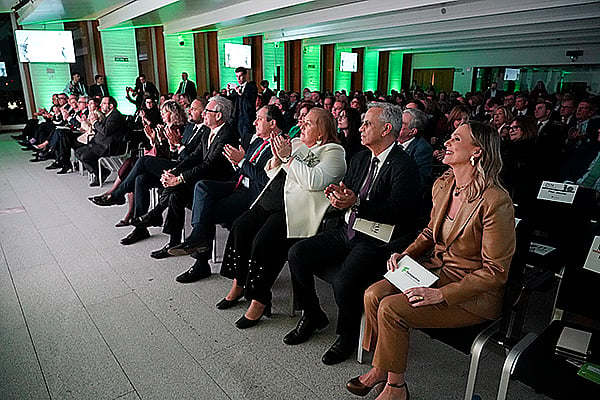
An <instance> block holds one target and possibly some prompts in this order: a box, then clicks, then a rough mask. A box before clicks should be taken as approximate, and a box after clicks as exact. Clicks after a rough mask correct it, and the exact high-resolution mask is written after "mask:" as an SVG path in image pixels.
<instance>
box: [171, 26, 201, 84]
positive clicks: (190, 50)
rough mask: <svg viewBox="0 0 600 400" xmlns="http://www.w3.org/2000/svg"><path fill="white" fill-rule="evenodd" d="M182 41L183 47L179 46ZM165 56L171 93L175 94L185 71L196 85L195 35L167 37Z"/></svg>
mask: <svg viewBox="0 0 600 400" xmlns="http://www.w3.org/2000/svg"><path fill="white" fill-rule="evenodd" d="M181 39H183V42H184V45H183V46H180V45H179V41H180V40H181ZM165 56H166V58H167V79H168V88H169V92H172V93H175V91H176V90H177V88H178V87H179V82H181V73H182V72H184V71H185V72H187V73H188V75H189V79H190V80H191V81H192V82H194V83H196V61H195V59H194V57H195V55H194V35H193V33H189V34H181V35H165Z"/></svg>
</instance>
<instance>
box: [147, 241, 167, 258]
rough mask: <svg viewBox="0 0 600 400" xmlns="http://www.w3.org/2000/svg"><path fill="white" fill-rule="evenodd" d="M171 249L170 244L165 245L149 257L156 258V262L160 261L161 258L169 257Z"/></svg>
mask: <svg viewBox="0 0 600 400" xmlns="http://www.w3.org/2000/svg"><path fill="white" fill-rule="evenodd" d="M170 248H171V244H170V243H167V244H165V245H164V246H163V247H162V248H161V249H158V250H154V251H153V252H151V253H150V257H152V258H156V259H157V260H161V259H163V258H167V257H171V255H170V254H169V249H170Z"/></svg>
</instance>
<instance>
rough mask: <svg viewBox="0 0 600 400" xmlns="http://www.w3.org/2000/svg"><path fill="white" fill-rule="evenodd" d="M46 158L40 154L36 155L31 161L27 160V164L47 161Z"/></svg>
mask: <svg viewBox="0 0 600 400" xmlns="http://www.w3.org/2000/svg"><path fill="white" fill-rule="evenodd" d="M47 160H48V157H46V156H44V155H41V154H37V155H36V156H35V157H33V158H32V159H31V160H29V162H40V161H47Z"/></svg>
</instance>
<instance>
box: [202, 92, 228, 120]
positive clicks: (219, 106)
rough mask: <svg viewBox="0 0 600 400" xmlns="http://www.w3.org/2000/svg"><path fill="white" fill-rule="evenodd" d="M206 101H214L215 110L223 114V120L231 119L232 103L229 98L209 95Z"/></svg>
mask: <svg viewBox="0 0 600 400" xmlns="http://www.w3.org/2000/svg"><path fill="white" fill-rule="evenodd" d="M208 102H209V103H210V102H214V103H215V111H218V112H220V113H221V114H223V120H224V121H225V122H229V120H230V119H231V114H232V113H233V103H232V102H231V100H229V99H227V98H225V97H223V96H214V97H211V98H210V99H209V100H208Z"/></svg>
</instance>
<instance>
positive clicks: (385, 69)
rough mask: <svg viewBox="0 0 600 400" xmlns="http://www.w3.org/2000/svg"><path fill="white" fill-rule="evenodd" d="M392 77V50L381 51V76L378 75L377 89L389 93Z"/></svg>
mask: <svg viewBox="0 0 600 400" xmlns="http://www.w3.org/2000/svg"><path fill="white" fill-rule="evenodd" d="M389 77H390V52H389V51H380V52H379V76H378V77H377V89H379V90H381V91H382V92H383V93H388V92H389V91H388V83H389Z"/></svg>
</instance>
